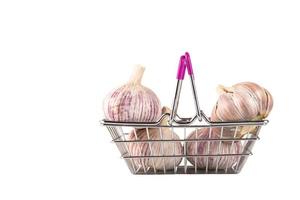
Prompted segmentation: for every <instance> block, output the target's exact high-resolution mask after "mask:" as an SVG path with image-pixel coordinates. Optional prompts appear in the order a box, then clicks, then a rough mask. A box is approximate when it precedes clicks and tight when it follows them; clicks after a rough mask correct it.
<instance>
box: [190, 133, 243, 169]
mask: <svg viewBox="0 0 300 200" xmlns="http://www.w3.org/2000/svg"><path fill="white" fill-rule="evenodd" d="M217 138H219V137H218V136H217V135H216V134H215V133H214V132H213V130H212V131H211V133H209V128H202V129H197V130H195V131H193V132H192V133H190V135H189V136H188V138H187V139H217ZM241 152H242V144H241V142H239V141H238V142H230V143H229V142H225V143H224V142H222V141H221V142H220V141H197V142H196V141H195V142H187V153H188V155H217V154H239V153H241ZM188 160H189V161H190V162H191V163H192V164H193V165H194V166H195V163H196V164H197V168H199V169H206V165H207V168H208V169H216V168H218V169H226V168H227V169H230V168H233V167H235V166H236V165H237V164H238V161H239V156H208V157H207V156H198V157H188Z"/></svg>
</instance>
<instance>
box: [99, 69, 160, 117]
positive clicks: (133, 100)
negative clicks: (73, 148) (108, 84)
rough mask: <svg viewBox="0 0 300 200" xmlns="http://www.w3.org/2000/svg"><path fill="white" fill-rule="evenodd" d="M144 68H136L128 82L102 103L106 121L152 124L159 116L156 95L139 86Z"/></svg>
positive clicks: (158, 103) (112, 92)
mask: <svg viewBox="0 0 300 200" xmlns="http://www.w3.org/2000/svg"><path fill="white" fill-rule="evenodd" d="M144 71H145V68H144V67H142V66H136V68H135V71H134V72H133V74H132V76H131V78H130V80H129V82H128V83H127V84H125V85H123V86H121V87H119V88H117V89H115V90H113V91H111V92H110V93H109V94H108V95H107V96H106V98H105V100H104V103H103V110H104V115H105V118H106V119H107V120H111V121H124V122H153V121H156V120H158V119H159V117H160V116H161V105H160V101H159V99H158V97H157V96H156V94H155V93H154V92H153V91H152V90H151V89H149V88H147V87H145V86H143V85H142V84H141V80H142V77H143V73H144Z"/></svg>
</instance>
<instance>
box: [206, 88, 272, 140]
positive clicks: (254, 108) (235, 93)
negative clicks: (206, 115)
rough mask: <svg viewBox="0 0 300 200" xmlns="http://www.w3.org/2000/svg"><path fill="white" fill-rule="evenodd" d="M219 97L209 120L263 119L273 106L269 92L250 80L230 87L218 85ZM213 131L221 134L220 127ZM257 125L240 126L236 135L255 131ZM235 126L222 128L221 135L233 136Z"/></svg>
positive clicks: (240, 135) (239, 135)
mask: <svg viewBox="0 0 300 200" xmlns="http://www.w3.org/2000/svg"><path fill="white" fill-rule="evenodd" d="M218 92H219V94H220V95H219V98H218V101H217V103H216V105H215V106H214V108H213V111H212V114H211V121H225V122H226V121H251V120H263V119H265V118H266V117H267V116H268V115H269V113H270V111H271V110H272V107H273V98H272V96H271V94H270V93H269V92H268V91H267V90H266V89H265V88H263V87H261V86H259V85H257V84H256V83H252V82H242V83H238V84H235V85H233V86H232V87H224V86H219V87H218ZM215 129H216V131H215V132H219V134H221V130H220V128H215ZM256 129H257V126H242V127H240V129H239V131H238V132H237V133H236V137H242V136H243V135H245V134H247V133H255V132H256ZM234 130H235V128H224V130H223V135H222V136H223V137H233V136H234V133H235V132H234Z"/></svg>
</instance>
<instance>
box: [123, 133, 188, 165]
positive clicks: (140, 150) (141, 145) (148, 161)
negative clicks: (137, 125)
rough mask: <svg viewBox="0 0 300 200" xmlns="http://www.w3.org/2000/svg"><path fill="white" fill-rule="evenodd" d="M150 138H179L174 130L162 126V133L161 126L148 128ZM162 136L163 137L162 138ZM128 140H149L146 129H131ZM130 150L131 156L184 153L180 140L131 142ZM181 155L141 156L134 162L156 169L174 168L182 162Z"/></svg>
mask: <svg viewBox="0 0 300 200" xmlns="http://www.w3.org/2000/svg"><path fill="white" fill-rule="evenodd" d="M148 133H149V138H150V140H161V139H162V138H163V140H171V139H175V140H177V139H179V137H178V135H177V134H176V133H174V132H172V131H171V130H170V129H169V128H161V135H160V131H159V128H149V129H148ZM161 136H162V138H161ZM128 140H148V135H147V130H146V129H135V131H134V130H133V131H131V132H130V134H129V136H128ZM128 150H129V154H130V155H131V156H150V155H154V156H162V155H164V156H173V155H182V153H183V149H182V145H181V143H180V142H171V141H164V142H150V143H149V142H136V143H135V142H129V143H128ZM181 160H182V158H181V157H176V158H171V157H164V158H162V157H155V158H139V159H134V160H133V162H134V164H135V165H136V166H137V167H141V168H146V169H147V168H148V167H150V168H152V169H154V168H155V169H156V170H163V169H166V170H168V169H173V168H174V166H178V165H179V164H180V162H181Z"/></svg>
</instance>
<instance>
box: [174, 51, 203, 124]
mask: <svg viewBox="0 0 300 200" xmlns="http://www.w3.org/2000/svg"><path fill="white" fill-rule="evenodd" d="M186 69H187V71H188V74H189V76H190V79H191V84H192V90H193V96H194V103H195V109H196V116H195V117H193V118H180V117H179V118H180V120H176V119H175V118H176V116H177V109H178V104H179V99H180V93H181V87H182V81H183V80H184V75H185V71H186ZM176 78H177V85H176V90H175V97H174V100H173V105H172V111H171V115H170V121H169V124H172V122H176V123H178V124H189V123H192V122H193V121H194V120H195V119H196V118H198V120H199V121H201V120H202V111H201V110H200V107H199V103H198V96H197V91H196V87H195V81H194V72H193V67H192V62H191V57H190V54H189V53H188V52H186V53H185V55H183V56H181V57H180V60H179V65H178V70H177V77H176Z"/></svg>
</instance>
